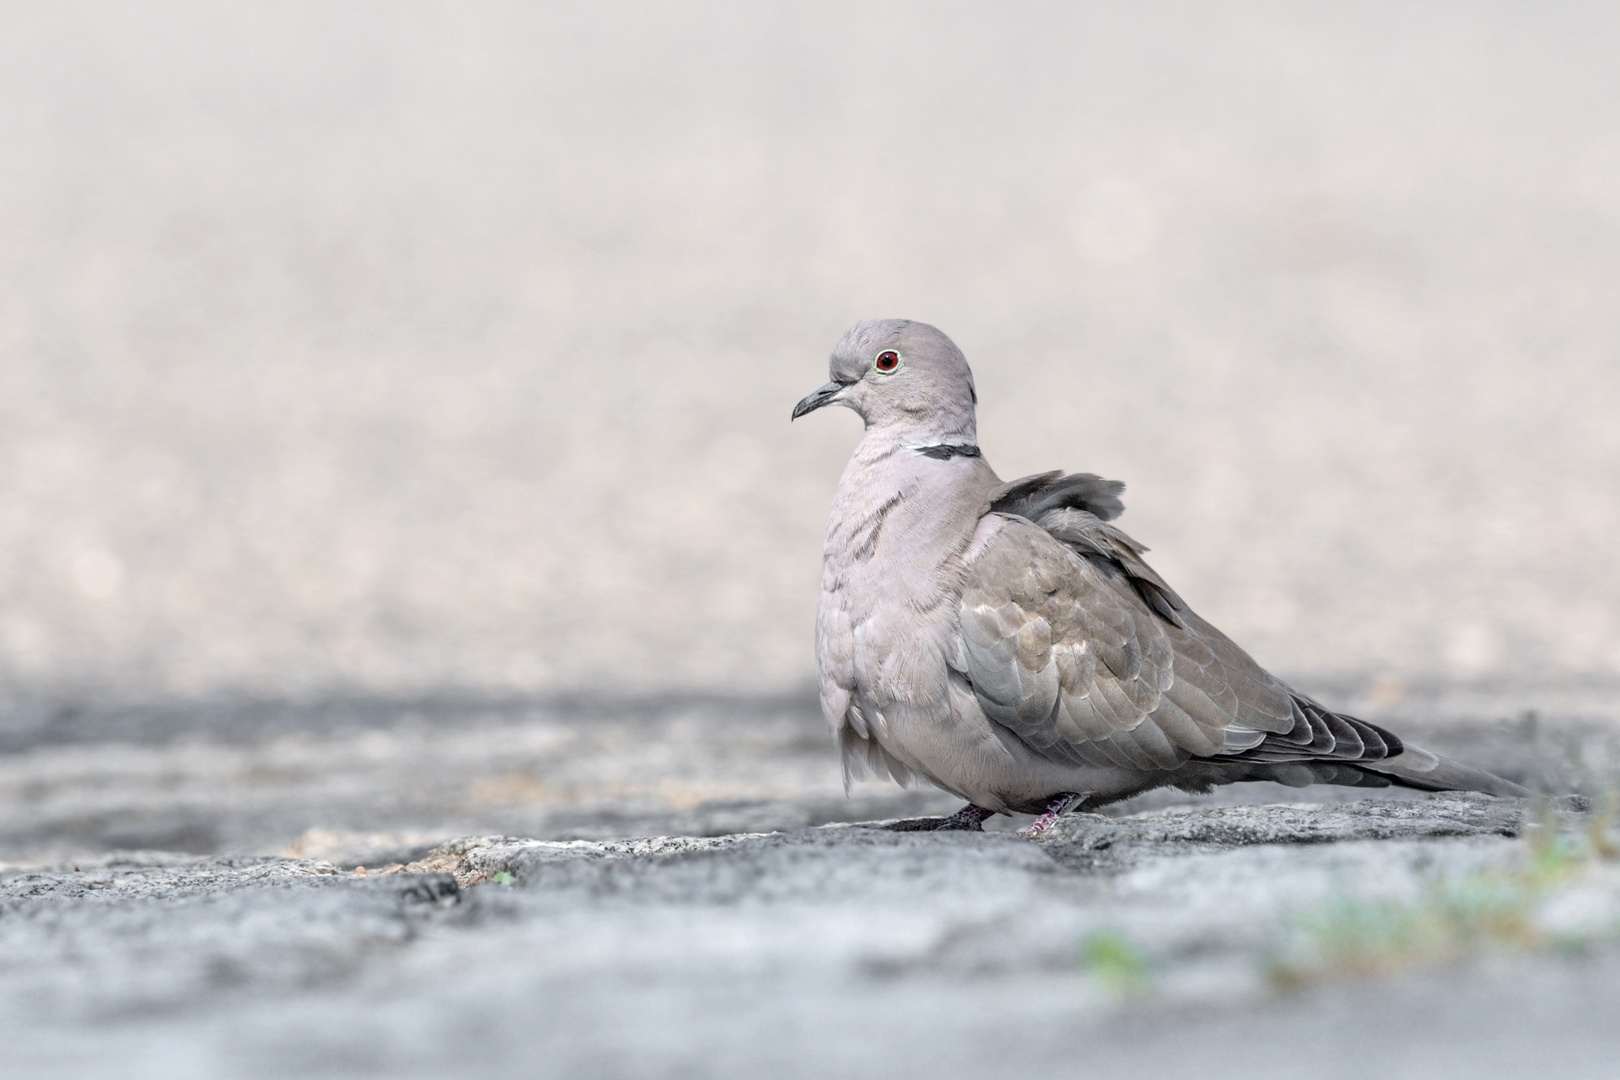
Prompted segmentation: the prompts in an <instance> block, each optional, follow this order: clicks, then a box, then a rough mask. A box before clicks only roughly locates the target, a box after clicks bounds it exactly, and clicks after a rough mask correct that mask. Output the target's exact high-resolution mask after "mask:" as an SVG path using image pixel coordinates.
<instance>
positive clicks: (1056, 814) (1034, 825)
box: [1018, 792, 1086, 836]
mask: <svg viewBox="0 0 1620 1080" xmlns="http://www.w3.org/2000/svg"><path fill="white" fill-rule="evenodd" d="M1085 801H1086V799H1085V796H1084V795H1076V794H1074V793H1073V792H1069V793H1066V794H1063V795H1059V796H1058V797H1057V798H1055V799H1053V800H1052V801H1051V802H1049V803H1047V804H1046V812H1045V813H1043V814H1042V815H1041V816H1040V817H1038V818H1036V819H1035V820H1034V821H1032V822H1030V823H1029V826H1028V827H1027V828H1023V829H1019V830H1018V835H1019V836H1039V835H1041V833H1043V832H1045V831H1046V830H1047V829H1050V828H1051V827H1052V826H1053V825H1054V824H1056V823H1057V819H1058V818H1060V817H1062V816H1063V815H1064V814H1067V813H1068V812H1069V811H1070V810H1073V809H1074V808H1075V807H1076V806H1079V805H1080V804H1081V803H1083V802H1085Z"/></svg>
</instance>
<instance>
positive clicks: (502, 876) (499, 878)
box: [489, 870, 517, 885]
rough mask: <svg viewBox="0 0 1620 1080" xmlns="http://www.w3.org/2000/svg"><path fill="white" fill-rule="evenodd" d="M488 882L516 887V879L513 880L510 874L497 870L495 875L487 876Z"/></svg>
mask: <svg viewBox="0 0 1620 1080" xmlns="http://www.w3.org/2000/svg"><path fill="white" fill-rule="evenodd" d="M489 880H490V881H492V882H494V883H495V884H496V885H516V884H517V878H515V877H513V876H512V875H511V874H509V873H507V872H506V871H505V870H497V871H495V873H493V874H491V875H490V876H489Z"/></svg>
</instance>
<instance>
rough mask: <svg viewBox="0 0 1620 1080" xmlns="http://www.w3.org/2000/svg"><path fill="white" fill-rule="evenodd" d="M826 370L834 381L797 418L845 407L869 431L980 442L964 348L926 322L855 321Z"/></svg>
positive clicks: (795, 414) (796, 409) (801, 408)
mask: <svg viewBox="0 0 1620 1080" xmlns="http://www.w3.org/2000/svg"><path fill="white" fill-rule="evenodd" d="M828 366H829V374H830V375H831V376H832V381H831V382H829V383H827V385H825V386H823V387H821V388H820V389H819V390H817V391H816V392H815V393H813V394H811V395H809V396H808V397H806V398H805V399H804V400H803V401H801V402H799V403H798V404H797V405H795V406H794V407H793V419H795V420H797V419H798V418H799V417H801V416H804V415H805V414H806V413H812V412H815V411H816V410H817V409H819V408H821V407H822V406H823V405H842V406H844V407H845V408H848V409H853V410H855V412H857V413H859V414H860V416H861V419H863V420H865V421H866V426H867V427H868V428H869V429H870V428H884V429H892V430H894V431H895V433H896V434H899V435H901V436H903V437H905V438H906V439H907V440H908V441H914V440H915V441H920V442H924V443H926V442H956V441H962V440H965V441H967V442H972V441H973V440H974V439H975V437H976V427H975V422H974V412H973V411H974V407H975V406H976V405H977V404H978V401H979V398H978V394H977V392H976V391H975V390H974V389H973V371H972V370H971V369H970V368H969V367H968V362H967V358H966V357H964V356H963V355H962V350H961V349H958V348H957V347H956V345H955V343H953V342H952V341H951V339H950V338H948V337H946V336H945V335H944V334H942V333H940V332H939V331H938V330H936V329H934V327H932V326H929V325H928V324H927V323H920V322H911V321H910V320H907V319H872V320H870V321H868V322H863V323H856V324H855V325H854V326H852V327H850V329H849V331H848V332H847V333H845V334H844V336H843V337H842V338H841V339H840V340H839V342H838V345H837V346H836V347H835V348H834V349H833V351H832V359H831V362H830V364H829V365H828Z"/></svg>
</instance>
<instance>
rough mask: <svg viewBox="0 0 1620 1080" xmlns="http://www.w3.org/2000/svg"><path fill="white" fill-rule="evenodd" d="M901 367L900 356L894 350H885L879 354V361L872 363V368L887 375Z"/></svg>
mask: <svg viewBox="0 0 1620 1080" xmlns="http://www.w3.org/2000/svg"><path fill="white" fill-rule="evenodd" d="M899 366H900V354H899V353H897V352H895V351H894V350H893V349H884V350H883V351H882V352H880V353H878V354H877V359H876V360H874V361H872V367H873V368H875V369H876V370H878V371H881V372H882V373H883V374H885V375H887V374H888V373H889V372H891V371H893V370H894V369H895V368H897V367H899Z"/></svg>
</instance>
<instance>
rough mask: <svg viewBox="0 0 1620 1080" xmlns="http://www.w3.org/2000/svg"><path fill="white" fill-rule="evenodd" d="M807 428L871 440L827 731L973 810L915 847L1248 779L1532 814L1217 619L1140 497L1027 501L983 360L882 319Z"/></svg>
mask: <svg viewBox="0 0 1620 1080" xmlns="http://www.w3.org/2000/svg"><path fill="white" fill-rule="evenodd" d="M830 374H831V381H829V382H828V383H827V384H826V385H825V386H822V387H821V388H820V389H818V390H816V391H815V392H814V393H812V394H810V395H809V396H808V397H806V398H804V399H803V400H802V401H800V402H799V403H798V404H797V405H795V406H794V408H793V419H795V420H797V419H799V418H800V417H803V416H805V415H807V414H809V413H811V412H814V411H816V410H817V409H821V408H824V407H826V406H829V405H838V406H842V407H844V408H848V409H853V410H854V411H855V412H856V413H858V414H859V415H860V416H861V418H862V419H863V420H864V421H865V423H866V430H865V432H864V434H863V435H862V436H861V440H860V442H859V443H858V444H857V445H856V447H855V451H854V453H853V454H852V455H851V456H850V459H849V464H848V465H847V467H846V468H845V469H844V472H843V476H842V477H841V478H840V480H839V482H838V490H837V493H836V494H835V495H834V497H833V504H832V512H831V516H830V518H829V521H828V525H827V538H826V547H825V551H824V555H823V561H822V576H821V596H820V602H819V605H818V608H817V614H816V667H817V679H818V685H819V690H820V696H821V707H822V711H823V713H824V714H825V716H826V719H827V722H828V724H829V725H830V726H831V728H832V731H833V734H834V737H835V739H836V742H837V745H838V748H839V750H840V753H841V756H842V761H843V767H844V779H845V786H846V788H847V787H848V784H849V782H850V779H851V778H852V777H854V776H862V775H868V774H870V775H875V776H878V777H880V778H881V777H884V776H887V777H889V778H892V779H893V780H895V781H897V782H898V783H900V784H902V785H910V784H913V783H916V782H926V783H929V784H932V785H934V786H936V787H938V788H941V789H943V790H944V791H947V792H950V793H952V794H954V795H956V796H957V797H959V798H961V799H963V800H965V801H966V803H967V805H966V806H964V807H963V808H962V810H960V811H958V812H957V813H956V814H954V815H952V816H950V817H947V818H932V819H924V820H922V821H921V822H912V823H905V824H904V825H903V826H902V827H911V828H939V829H980V828H982V827H983V822H984V821H986V820H987V819H989V818H990V817H991V816H993V815H995V814H1005V813H1023V814H1034V815H1037V816H1036V819H1035V821H1034V823H1033V824H1031V825H1030V826H1029V827H1028V828H1027V829H1025V830H1023V831H1024V832H1025V833H1028V834H1032V835H1038V834H1039V833H1041V832H1044V831H1045V830H1047V829H1048V828H1050V827H1051V826H1052V824H1053V823H1054V822H1055V821H1056V820H1057V819H1058V817H1059V816H1060V815H1062V814H1064V813H1068V812H1070V811H1074V810H1077V809H1082V810H1083V809H1089V808H1092V807H1096V806H1100V805H1103V804H1106V803H1108V802H1112V801H1115V800H1118V799H1124V798H1128V797H1129V796H1131V795H1135V794H1137V793H1139V792H1143V791H1147V790H1150V789H1153V788H1159V787H1166V786H1169V787H1175V788H1179V789H1182V790H1185V791H1190V792H1199V793H1206V792H1208V791H1210V790H1212V789H1213V788H1214V787H1215V786H1217V785H1221V784H1229V783H1234V782H1238V781H1255V780H1270V781H1277V782H1280V783H1283V784H1287V785H1290V786H1295V787H1300V786H1305V785H1309V784H1339V785H1348V786H1354V787H1388V786H1391V785H1398V786H1401V787H1407V788H1416V789H1420V790H1424V791H1478V792H1485V793H1487V794H1491V795H1508V796H1524V795H1528V794H1529V792H1528V791H1526V790H1525V789H1524V788H1522V787H1520V786H1518V785H1517V784H1514V783H1512V782H1510V781H1508V780H1505V779H1503V778H1501V777H1498V776H1495V775H1493V774H1491V773H1488V772H1485V771H1483V770H1480V769H1476V768H1473V767H1471V766H1468V765H1465V764H1462V763H1460V762H1456V761H1451V760H1448V759H1446V758H1443V757H1440V756H1439V755H1437V754H1433V753H1430V752H1428V751H1426V750H1422V749H1419V748H1417V747H1415V746H1412V745H1410V744H1408V743H1405V742H1403V741H1402V740H1401V739H1400V738H1399V737H1398V736H1396V735H1395V734H1393V733H1392V732H1390V731H1387V730H1385V729H1384V728H1382V727H1380V726H1378V725H1375V724H1370V723H1368V722H1366V721H1364V720H1360V719H1357V718H1356V717H1353V716H1348V715H1345V714H1343V713H1339V712H1335V711H1334V710H1332V709H1329V708H1327V707H1326V706H1324V705H1322V704H1321V703H1319V702H1317V701H1316V700H1314V699H1313V698H1312V697H1310V695H1308V694H1305V693H1302V692H1300V691H1298V690H1296V689H1294V688H1293V687H1291V686H1289V685H1288V684H1287V683H1285V682H1283V681H1282V680H1281V679H1279V678H1277V677H1276V676H1274V675H1272V674H1270V673H1269V672H1267V671H1266V670H1265V669H1264V668H1262V667H1261V666H1260V665H1259V664H1258V663H1256V662H1255V661H1254V660H1253V659H1252V658H1251V657H1250V656H1249V654H1248V653H1246V652H1244V651H1243V650H1242V649H1241V648H1239V647H1238V646H1237V645H1236V644H1234V643H1233V642H1232V640H1231V639H1230V638H1228V637H1226V635H1224V634H1222V633H1221V632H1220V631H1219V630H1217V629H1216V628H1215V627H1214V626H1211V625H1210V624H1209V623H1208V622H1206V621H1204V620H1203V619H1202V618H1200V617H1199V616H1198V615H1197V613H1195V612H1194V611H1193V610H1192V609H1191V608H1190V607H1189V606H1188V605H1187V603H1186V601H1184V600H1183V599H1182V598H1181V597H1180V596H1179V595H1178V594H1177V593H1176V591H1175V590H1174V589H1173V588H1171V586H1170V585H1169V583H1167V582H1166V581H1165V580H1164V579H1163V578H1162V577H1160V576H1159V574H1157V573H1156V572H1155V571H1154V570H1153V568H1152V567H1151V566H1149V565H1148V563H1147V562H1146V561H1145V560H1144V559H1143V554H1144V552H1146V550H1147V549H1146V548H1145V547H1144V546H1143V545H1141V544H1140V543H1138V542H1137V541H1135V540H1134V539H1132V538H1131V537H1130V536H1129V535H1127V534H1126V533H1125V532H1124V531H1122V530H1121V529H1120V528H1119V527H1118V526H1117V525H1115V524H1114V523H1113V522H1114V519H1115V518H1117V517H1118V516H1119V515H1120V514H1121V512H1122V511H1123V510H1124V504H1123V503H1122V502H1121V499H1120V495H1121V493H1122V492H1123V490H1124V485H1123V484H1122V483H1119V482H1117V481H1112V480H1104V479H1102V478H1101V477H1098V476H1095V475H1092V474H1090V473H1075V474H1065V473H1063V472H1062V471H1061V470H1058V471H1053V472H1047V473H1042V474H1040V475H1036V476H1029V477H1025V478H1023V479H1021V480H1014V481H1012V482H1010V483H1004V482H1003V481H1002V480H1001V479H1000V478H999V477H998V476H997V475H996V473H995V471H994V470H993V469H992V468H991V467H990V463H989V462H988V461H987V460H986V459H985V457H984V455H983V454H982V453H981V452H980V449H979V444H978V432H977V426H976V418H975V411H976V408H977V406H978V394H977V391H976V390H975V389H974V385H973V372H972V370H971V369H970V368H969V367H968V363H967V360H966V358H965V357H964V356H963V355H962V352H961V350H959V349H958V348H957V347H956V345H955V344H953V343H952V342H951V340H950V339H949V338H948V337H946V336H945V335H944V334H943V333H941V332H940V331H939V330H937V329H935V328H934V327H932V326H929V325H927V324H925V323H920V322H911V321H909V320H904V319H879V320H874V321H869V322H862V323H859V324H857V325H856V326H854V327H853V328H851V329H850V330H849V331H848V332H847V333H846V334H845V335H844V336H843V338H842V339H841V340H840V341H839V342H838V345H837V346H836V347H835V348H834V349H833V352H832V358H831V363H830Z"/></svg>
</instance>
